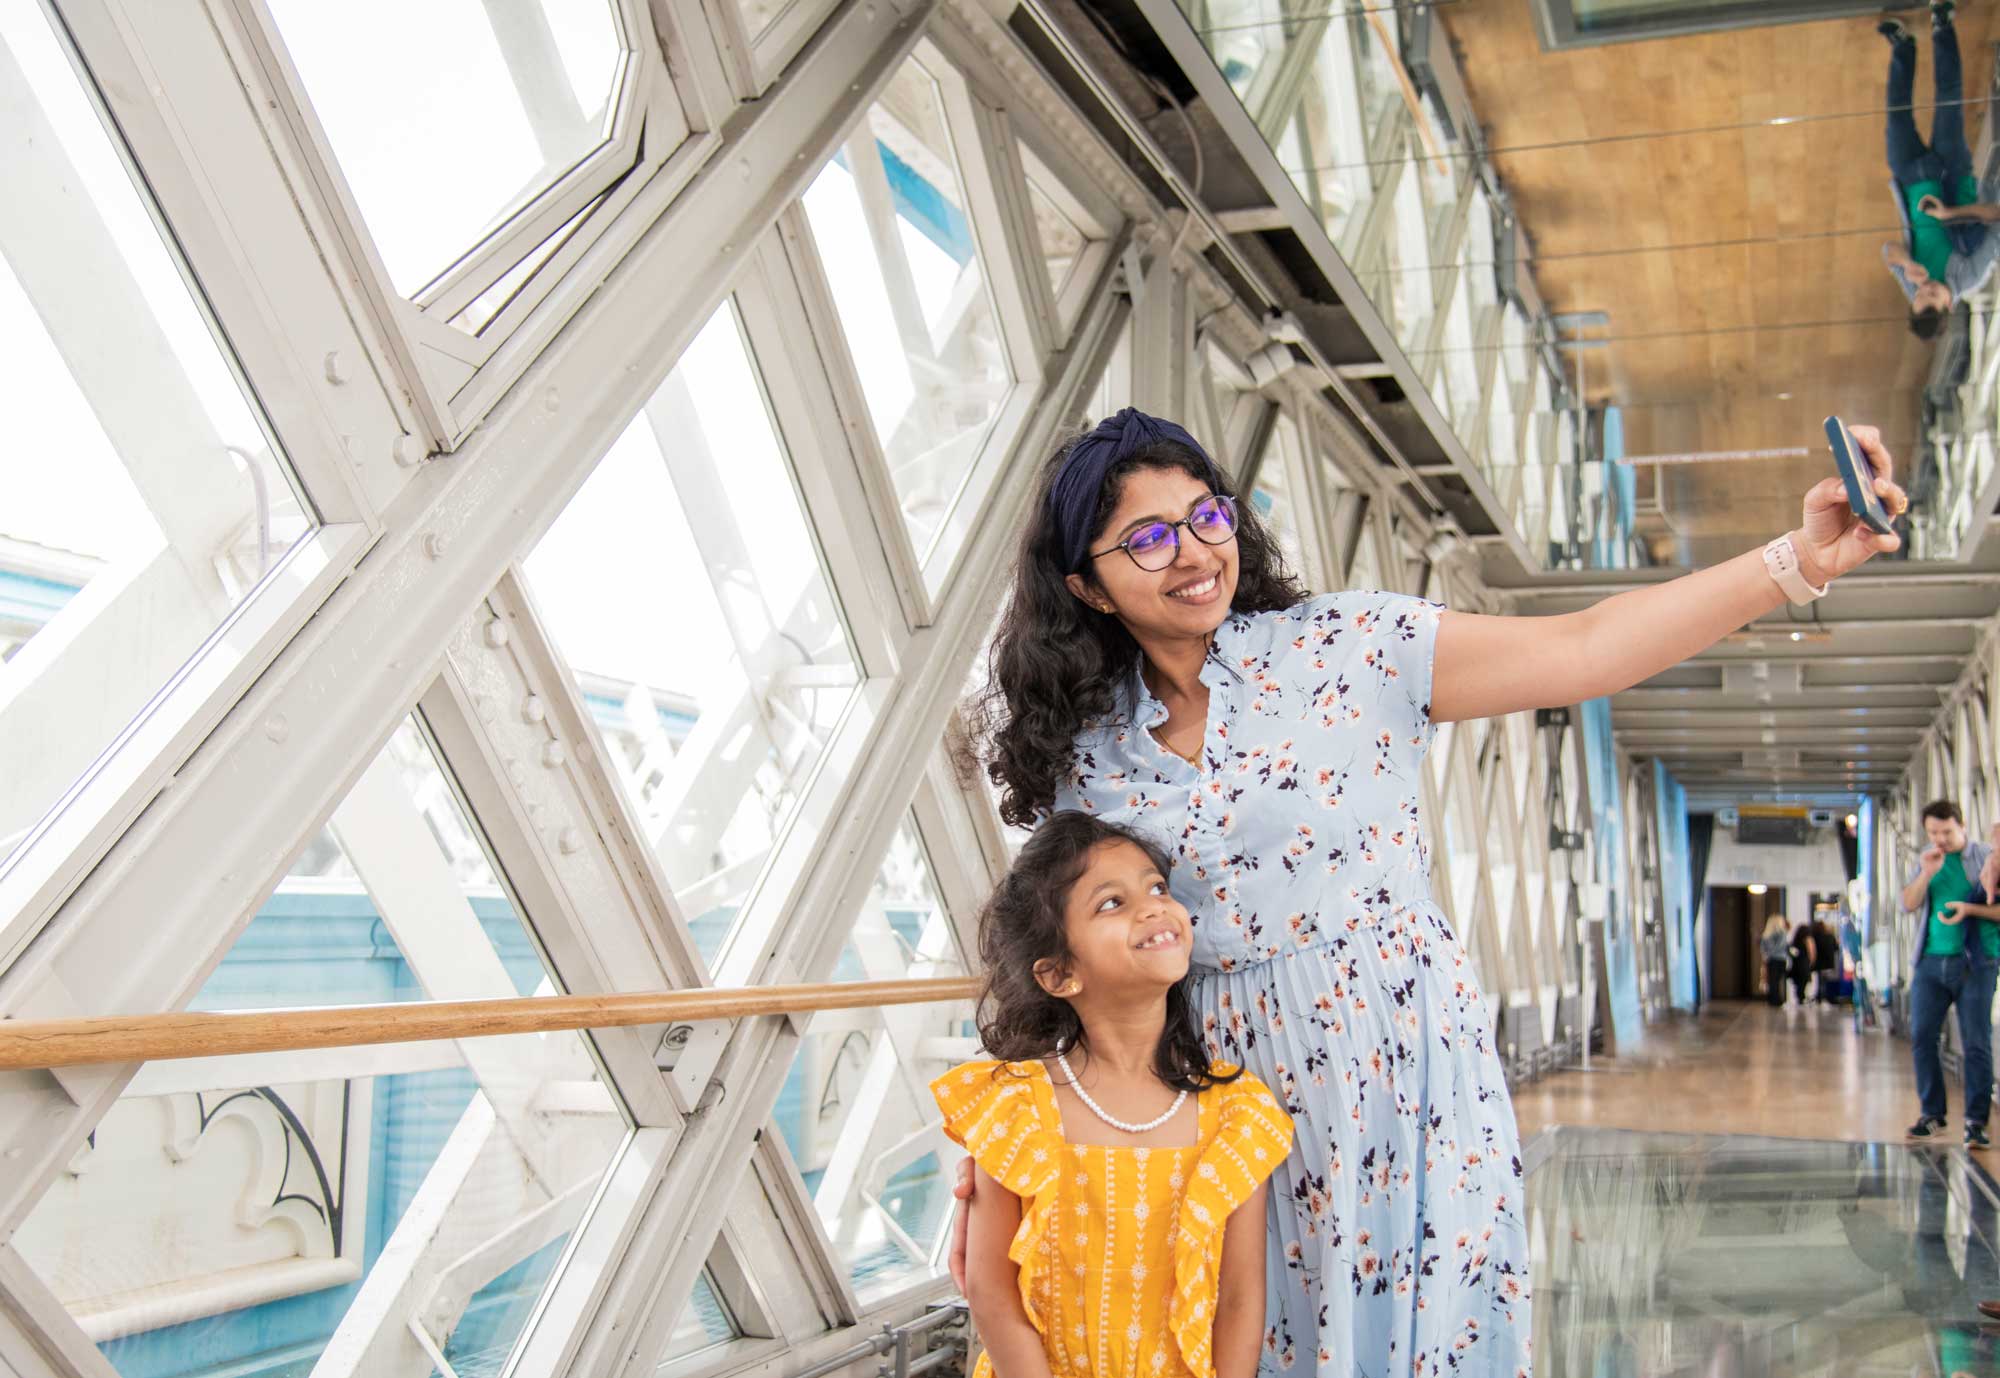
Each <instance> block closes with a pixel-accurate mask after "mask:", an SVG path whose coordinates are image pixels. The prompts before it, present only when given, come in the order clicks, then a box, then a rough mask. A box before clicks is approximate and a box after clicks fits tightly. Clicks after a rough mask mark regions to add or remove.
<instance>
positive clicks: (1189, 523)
mask: <svg viewBox="0 0 2000 1378" xmlns="http://www.w3.org/2000/svg"><path fill="white" fill-rule="evenodd" d="M1212 502H1213V503H1219V504H1221V507H1222V510H1223V511H1224V512H1226V513H1228V514H1229V534H1228V535H1226V536H1224V537H1223V538H1222V539H1221V540H1217V541H1211V540H1209V539H1208V537H1206V536H1204V535H1202V534H1201V533H1200V532H1199V531H1196V530H1195V529H1194V514H1195V513H1197V512H1199V511H1200V510H1201V509H1202V508H1204V507H1206V506H1208V504H1210V503H1212ZM1239 520H1240V513H1239V512H1238V510H1237V507H1236V499H1235V498H1232V497H1230V496H1229V494H1227V493H1210V494H1209V495H1208V496H1207V497H1205V498H1202V499H1200V500H1199V501H1197V502H1196V503H1195V505H1194V506H1193V507H1190V508H1189V509H1188V510H1187V515H1186V516H1185V517H1182V518H1181V519H1180V520H1179V521H1177V522H1157V523H1153V522H1149V523H1147V524H1146V525H1145V526H1142V527H1140V528H1139V530H1138V531H1134V532H1133V533H1132V534H1131V535H1130V536H1127V537H1126V538H1125V539H1124V540H1122V541H1120V542H1119V543H1118V544H1117V545H1114V546H1106V547H1105V548H1104V549H1103V550H1099V551H1094V552H1092V553H1091V555H1090V558H1091V559H1093V560H1101V559H1103V558H1104V557H1105V556H1106V555H1110V554H1112V553H1114V552H1116V551H1120V550H1122V551H1124V552H1125V558H1126V559H1128V560H1130V561H1131V562H1132V563H1133V565H1134V566H1136V567H1137V568H1139V569H1142V570H1145V572H1146V573H1148V574H1158V573H1159V572H1160V570H1161V569H1171V568H1173V564H1174V561H1175V560H1178V559H1179V558H1180V554H1181V528H1182V527H1184V526H1185V527H1186V528H1187V529H1188V534H1189V535H1191V536H1193V537H1194V538H1195V539H1196V540H1197V541H1200V542H1201V543H1202V544H1203V545H1226V544H1227V543H1228V542H1230V541H1233V540H1235V539H1236V525H1237V522H1238V521H1239ZM1155 525H1158V526H1164V527H1166V528H1167V536H1168V538H1169V540H1170V541H1171V542H1172V544H1173V552H1174V553H1173V554H1172V555H1170V556H1168V557H1167V562H1166V563H1165V564H1163V565H1161V566H1160V568H1159V569H1146V567H1145V566H1144V565H1142V564H1140V563H1139V557H1138V556H1137V555H1134V554H1133V553H1132V542H1133V540H1135V539H1136V538H1137V537H1138V536H1139V535H1140V533H1141V532H1145V531H1150V530H1151V529H1152V528H1153V527H1154V526H1155Z"/></svg>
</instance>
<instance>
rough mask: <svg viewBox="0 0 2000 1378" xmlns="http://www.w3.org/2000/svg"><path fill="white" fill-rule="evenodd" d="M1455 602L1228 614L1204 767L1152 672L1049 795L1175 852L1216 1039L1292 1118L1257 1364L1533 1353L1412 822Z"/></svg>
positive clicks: (1456, 993) (1510, 1215)
mask: <svg viewBox="0 0 2000 1378" xmlns="http://www.w3.org/2000/svg"><path fill="white" fill-rule="evenodd" d="M1440 611H1441V609H1439V608H1438V607H1437V605H1435V604H1432V603H1426V602H1423V601H1421V600H1419V599H1415V598H1407V597H1403V596H1401V595H1397V594H1386V593H1337V594H1330V595H1327V596H1325V597H1321V598H1316V599H1313V600H1312V601H1310V602H1307V603H1302V604H1300V605H1299V606H1298V607H1295V608H1292V609H1289V610H1287V611H1285V612H1276V613H1259V614H1255V615H1251V616H1240V615H1232V616H1231V617H1230V618H1229V620H1228V621H1226V622H1224V623H1223V625H1222V627H1221V628H1220V629H1219V630H1218V631H1217V632H1216V635H1215V642H1214V647H1213V649H1212V650H1211V651H1210V653H1209V657H1208V662H1207V664H1205V665H1204V666H1203V667H1202V671H1201V678H1202V682H1203V683H1204V684H1206V685H1207V686H1208V691H1209V707H1208V734H1207V739H1206V743H1205V745H1204V748H1203V759H1202V764H1201V768H1200V770H1199V771H1197V770H1196V769H1195V767H1194V766H1192V765H1190V764H1189V763H1188V762H1186V761H1184V760H1182V759H1181V758H1180V757H1178V756H1176V755H1174V754H1173V753H1172V752H1170V751H1168V750H1167V749H1166V748H1164V747H1162V746H1161V745H1160V744H1159V743H1158V742H1157V741H1156V740H1155V739H1154V737H1153V735H1152V733H1151V732H1150V731H1149V730H1148V729H1149V728H1151V727H1153V726H1155V725H1157V724H1159V723H1161V722H1164V721H1165V720H1166V716H1167V710H1166V707H1165V705H1164V704H1162V703H1160V701H1159V700H1158V699H1156V698H1154V697H1153V696H1152V694H1151V693H1149V692H1148V691H1147V690H1146V688H1145V686H1144V684H1143V682H1142V681H1141V680H1140V679H1139V677H1138V675H1137V674H1136V673H1135V674H1134V675H1133V677H1132V680H1131V681H1130V683H1129V685H1128V686H1127V687H1126V689H1125V691H1124V694H1123V697H1122V699H1121V702H1120V704H1119V707H1118V710H1117V711H1116V712H1114V713H1113V714H1112V715H1111V717H1110V718H1109V719H1107V720H1103V721H1099V722H1094V723H1091V724H1089V725H1088V726H1086V728H1085V729H1084V731H1083V732H1082V733H1081V734H1079V736H1078V738H1077V742H1076V760H1075V773H1074V775H1073V777H1072V780H1071V782H1070V785H1069V787H1068V788H1066V789H1065V790H1063V791H1062V792H1061V793H1060V795H1059V796H1058V798H1057V800H1056V806H1057V807H1058V808H1080V809H1084V810H1087V811H1089V812H1091V813H1094V814H1097V815H1098V816H1100V817H1103V818H1106V819H1109V820H1111V821H1113V822H1119V823H1124V824H1127V825H1130V826H1132V827H1134V828H1136V829H1140V830H1144V831H1146V832H1149V833H1151V834H1152V835H1153V836H1154V837H1155V838H1157V839H1158V840H1159V841H1160V842H1162V843H1163V844H1164V845H1165V846H1166V848H1167V849H1168V852H1169V855H1171V856H1172V857H1173V859H1174V872H1173V876H1172V879H1171V884H1172V889H1173V892H1174V894H1175V896H1176V897H1177V898H1179V899H1180V901H1181V902H1182V903H1183V904H1185V905H1186V906H1187V907H1188V910H1189V912H1190V913H1191V914H1192V915H1193V917H1194V947H1193V956H1194V967H1195V971H1194V978H1195V979H1194V982H1193V988H1194V1003H1195V1008H1196V1009H1197V1010H1198V1011H1199V1012H1200V1014H1201V1017H1202V1019H1203V1022H1204V1026H1205V1028H1206V1031H1207V1034H1208V1042H1209V1046H1210V1049H1211V1051H1212V1053H1213V1055H1214V1056H1216V1057H1218V1058H1220V1059H1223V1060H1226V1061H1230V1062H1235V1063H1240V1064H1242V1065H1243V1066H1245V1067H1247V1068H1248V1069H1249V1070H1250V1071H1251V1072H1253V1073H1254V1074H1255V1075H1256V1076H1258V1077H1259V1078H1261V1079H1262V1080H1263V1081H1264V1083H1265V1084H1266V1085H1267V1086H1269V1087H1271V1089H1272V1090H1273V1091H1275V1092H1276V1093H1277V1094H1278V1096H1279V1098H1280V1099H1281V1100H1282V1101H1283V1102H1284V1104H1285V1109H1286V1110H1287V1111H1288V1112H1289V1113H1290V1114H1291V1116H1292V1118H1293V1121H1294V1122H1295V1125H1296V1130H1297V1137H1296V1142H1295V1146H1294V1148H1293V1150H1292V1156H1291V1157H1290V1158H1289V1159H1288V1160H1286V1162H1285V1164H1284V1165H1283V1166H1282V1167H1280V1168H1279V1169H1278V1171H1277V1173H1276V1174H1275V1175H1274V1176H1273V1177H1272V1178H1271V1218H1272V1230H1271V1246H1270V1247H1271V1253H1270V1263H1269V1274H1268V1275H1269V1277H1270V1280H1271V1304H1270V1309H1269V1313H1268V1316H1267V1325H1268V1330H1267V1332H1266V1335H1265V1354H1264V1360H1263V1364H1262V1366H1261V1369H1260V1372H1261V1373H1263V1374H1266V1375H1274V1374H1286V1373H1291V1374H1305V1373H1311V1372H1314V1371H1316V1372H1317V1374H1318V1378H1350V1375H1356V1376H1357V1378H1390V1375H1398V1376H1400V1375H1410V1374H1414V1375H1421V1376H1423V1378H1428V1375H1433V1374H1438V1375H1450V1376H1451V1378H1467V1375H1481V1376H1482V1378H1484V1376H1487V1375H1492V1376H1493V1378H1515V1376H1516V1375H1526V1374H1528V1373H1529V1372H1530V1370H1531V1367H1532V1361H1531V1359H1530V1352H1531V1335H1532V1332H1531V1328H1530V1325H1529V1316H1528V1298H1529V1293H1528V1239H1527V1231H1526V1228H1525V1225H1524V1220H1523V1211H1522V1179H1521V1161H1520V1149H1519V1141H1518V1138H1517V1135H1516V1131H1515V1127H1514V1114H1513V1109H1512V1107H1511V1105H1510V1104H1509V1102H1508V1097H1507V1089H1506V1084H1505V1082H1504V1081H1503V1080H1502V1078H1501V1073H1500V1066H1499V1063H1498V1062H1497V1061H1496V1060H1495V1058H1494V1056H1493V1049H1492V1046H1491V1036H1490V1033H1489V1022H1488V1019H1487V1012H1486V1008H1485V1002H1484V1000H1483V999H1482V998H1481V996H1480V993H1479V989H1478V986H1477V984H1476V982H1475V981H1474V979H1473V973H1472V963H1471V960H1470V958H1469V957H1468V956H1467V954H1466V950H1465V948H1464V946H1463V945H1461V943H1460V942H1459V939H1458V936H1457V935H1456V934H1454V933H1453V932H1452V930H1451V927H1450V925H1449V924H1448V923H1447V922H1446V921H1445V917H1444V914H1443V912H1442V911H1441V910H1440V909H1439V908H1438V906H1437V904H1436V903H1435V902H1434V901H1433V900H1432V899H1431V895H1430V888H1429V884H1428V879H1427V873H1428V871H1429V852H1428V848H1427V846H1426V844H1425V840H1424V836H1423V833H1422V831H1421V825H1420V819H1419V809H1418V801H1419V799H1420V798H1421V797H1422V793H1423V776H1422V773H1421V771H1422V764H1423V757H1424V752H1425V751H1426V750H1427V749H1428V748H1429V746H1430V741H1431V733H1432V727H1431V721H1430V691H1431V659H1432V653H1433V651H1434V649H1435V646H1436V642H1437V626H1438V615H1439V613H1440Z"/></svg>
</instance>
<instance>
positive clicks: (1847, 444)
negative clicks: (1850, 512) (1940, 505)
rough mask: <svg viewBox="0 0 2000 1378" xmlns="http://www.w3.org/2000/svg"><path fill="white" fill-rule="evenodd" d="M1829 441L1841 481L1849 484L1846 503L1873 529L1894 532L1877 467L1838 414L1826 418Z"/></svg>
mask: <svg viewBox="0 0 2000 1378" xmlns="http://www.w3.org/2000/svg"><path fill="white" fill-rule="evenodd" d="M1826 443H1827V444H1828V445H1831V446H1832V447H1833V463H1834V467H1836V468H1837V469H1839V470H1840V481H1841V482H1842V483H1844V484H1846V485H1847V505H1848V506H1849V507H1851V508H1853V509H1854V515H1855V516H1857V517H1859V518H1861V521H1862V524H1863V525H1864V526H1866V527H1867V528H1868V529H1869V530H1870V531H1878V532H1880V533H1881V534H1882V535H1884V536H1887V535H1890V534H1892V533H1893V532H1894V531H1895V529H1896V524H1895V522H1894V520H1893V519H1892V518H1891V517H1890V516H1889V509H1888V508H1886V507H1884V506H1883V505H1882V499H1881V497H1880V495H1878V494H1877V493H1876V491H1875V466H1874V465H1872V464H1870V463H1869V462H1868V456H1866V455H1864V454H1862V453H1861V447H1860V446H1859V445H1857V444H1855V443H1854V437H1853V436H1851V435H1849V434H1848V432H1847V423H1846V422H1845V421H1842V420H1841V419H1840V418H1839V417H1837V416H1829V417H1828V418H1827V419H1826Z"/></svg>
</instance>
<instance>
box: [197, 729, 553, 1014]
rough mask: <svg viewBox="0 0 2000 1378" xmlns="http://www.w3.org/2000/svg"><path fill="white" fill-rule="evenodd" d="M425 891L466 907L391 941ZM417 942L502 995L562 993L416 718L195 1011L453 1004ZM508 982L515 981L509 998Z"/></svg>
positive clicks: (276, 895)
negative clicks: (426, 973) (443, 953)
mask: <svg viewBox="0 0 2000 1378" xmlns="http://www.w3.org/2000/svg"><path fill="white" fill-rule="evenodd" d="M405 847H407V848H408V849H409V850H404V848H405ZM426 880H428V881H432V882H435V883H437V884H439V885H443V884H447V883H448V884H449V886H450V888H451V890H452V891H455V892H456V900H457V901H458V902H449V901H447V900H446V898H445V892H444V891H442V890H434V891H432V892H430V893H428V894H425V895H424V896H423V898H424V899H425V900H426V901H428V902H427V903H425V904H423V905H422V906H421V907H414V908H411V909H408V910H405V911H401V912H398V913H397V914H396V925H395V926H394V927H391V928H388V929H385V928H384V921H383V915H384V914H385V913H388V912H390V911H391V910H392V909H393V907H394V906H395V904H396V903H397V901H398V900H399V899H400V898H401V897H402V896H404V895H406V894H410V893H413V886H414V885H416V884H419V883H421V882H423V881H426ZM468 911H469V914H468ZM468 917H469V918H470V919H471V920H472V921H474V922H476V924H477V928H476V929H474V928H472V927H470V926H469V925H468V922H467V920H468ZM475 932H476V933H477V935H478V939H477V940H476V941H475V940H474V938H473V935H474V933H475ZM415 933H421V935H422V936H423V941H424V942H426V943H438V944H441V945H445V946H448V947H451V948H453V949H455V950H458V951H459V952H460V954H461V956H460V961H461V963H462V968H463V969H464V970H470V969H471V967H472V964H474V963H475V962H476V963H478V964H480V965H482V966H484V967H485V969H486V971H487V974H488V975H489V976H492V977H493V978H494V979H493V981H492V985H493V989H492V991H491V992H489V993H490V994H493V995H501V996H506V995H548V994H552V993H553V992H554V987H553V985H552V984H551V983H550V982H549V978H548V973H547V972H546V971H545V970H544V968H543V965H542V958H541V955H540V952H539V951H538V950H537V948H536V947H535V944H534V941H533V939H532V938H531V937H530V936H529V934H528V930H527V928H526V927H525V926H524V925H523V924H522V922H521V919H520V916H519V915H518V914H517V913H516V912H515V909H514V904H513V901H512V899H511V898H510V897H509V896H508V894H507V892H506V891H505V890H504V889H503V888H502V887H501V885H500V880H499V877H498V876H497V875H496V874H495V873H494V870H493V865H492V862H491V861H490V860H489V859H488V857H487V855H486V849H485V844H484V842H483V841H482V840H481V838H480V837H479V836H478V834H477V833H475V832H474V831H473V827H472V822H471V819H470V818H469V817H468V816H467V814H466V810H465V806H464V804H463V802H462V801H461V800H460V799H459V797H458V793H457V791H456V790H454V789H453V788H452V786H451V784H450V782H449V781H448V780H447V779H446V778H445V773H444V771H443V770H442V769H440V768H439V766H438V762H437V757H436V756H435V755H434V754H433V752H432V750H431V745H430V741H429V739H428V738H426V737H425V735H424V733H423V730H422V728H420V727H419V726H418V725H417V720H416V719H415V718H406V719H404V721H403V725H402V726H401V727H399V728H398V729H396V733H395V735H394V736H392V737H391V738H390V739H389V742H388V745H386V746H384V747H383V748H382V751H381V753H380V754H379V755H378V756H377V757H376V758H375V762H374V764H373V765H372V766H370V767H369V771H368V773H367V774H366V775H364V776H363V777H362V779H361V782H360V783H359V784H357V785H356V786H355V788H354V790H353V791H351V792H350V795H349V798H348V801H347V802H346V803H344V804H343V805H342V806H341V807H340V808H338V809H336V810H335V811H334V815H333V817H332V818H331V819H330V820H329V821H328V823H327V826H326V827H324V828H322V829H320V831H319V832H318V834H317V835H315V836H314V838H313V840H312V841H311V842H309V843H308V844H306V849H305V851H304V852H303V853H301V854H300V856H299V859H298V860H297V861H296V862H294V863H293V864H292V869H291V870H290V871H289V872H288V873H287V874H286V876H285V878H284V879H283V880H281V881H279V882H278V888H277V890H276V891H275V892H273V893H272V895H271V897H270V898H269V899H267V900H266V901H264V905H263V907H262V908H261V909H259V910H258V911H257V917H256V918H254V919H252V920H251V922H250V926H249V927H248V928H247V929H245V930H244V931H243V935H242V936H241V937H240V938H238V939H237V940H236V945H235V946H234V947H233V948H231V949H230V953H229V956H228V958H227V959H225V960H224V961H223V963H222V965H221V966H219V967H217V968H216V969H215V971H214V972H212V973H211V974H210V975H209V978H208V980H207V982H206V983H204V984H203V986H202V988H201V991H200V993H199V994H197V995H196V996H195V998H194V1001H193V1003H192V1004H191V1005H190V1008H191V1009H197V1010H254V1009H284V1008H288V1007H293V1006H298V1005H365V1004H380V1003H384V1002H387V1001H394V1000H425V999H447V998H451V992H449V991H443V992H435V993H433V992H428V991H427V989H426V987H425V985H424V983H423V981H422V979H421V976H420V974H419V972H418V971H417V970H416V968H414V967H412V966H411V965H410V964H409V962H407V961H405V960H403V959H402V955H401V951H400V948H399V946H398V939H399V937H400V938H401V940H402V941H413V939H412V938H411V935H412V934H415ZM467 943H471V944H472V946H470V947H467V946H466V944H467ZM499 973H504V974H505V978H506V979H505V983H504V988H503V985H502V982H501V981H500V979H499Z"/></svg>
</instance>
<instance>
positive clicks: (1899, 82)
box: [1889, 24, 1972, 204]
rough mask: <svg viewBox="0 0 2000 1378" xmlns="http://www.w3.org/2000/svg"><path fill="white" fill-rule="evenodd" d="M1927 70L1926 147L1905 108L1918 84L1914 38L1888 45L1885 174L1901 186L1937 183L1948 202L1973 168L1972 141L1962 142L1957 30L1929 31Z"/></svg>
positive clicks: (1947, 27)
mask: <svg viewBox="0 0 2000 1378" xmlns="http://www.w3.org/2000/svg"><path fill="white" fill-rule="evenodd" d="M1931 65H1932V67H1933V68H1934V69H1935V70H1934V71H1933V73H1932V75H1933V76H1934V77H1935V78H1936V83H1937V108H1936V109H1935V110H1933V111H1931V141H1930V144H1929V146H1928V147H1926V146H1925V144H1924V140H1923V136H1922V135H1920V134H1918V133H1917V121H1916V117H1915V115H1914V113H1913V112H1912V111H1911V109H1910V105H1911V103H1912V102H1913V101H1914V99H1915V93H1916V86H1917V42H1916V40H1915V39H1911V40H1910V41H1909V42H1907V43H1898V44H1896V45H1894V46H1893V47H1892V48H1890V50H1889V175H1890V176H1892V177H1894V178H1895V179H1896V181H1897V182H1898V183H1900V184H1901V185H1903V186H1909V185H1910V184H1911V183H1912V182H1942V183H1944V186H1945V191H1944V193H1943V199H1945V201H1946V203H1947V204H1949V203H1950V197H1951V195H1952V185H1953V183H1955V182H1957V180H1958V179H1959V178H1960V177H1964V176H1967V175H1969V174H1970V173H1971V171H1972V146H1971V145H1970V144H1968V143H1966V141H1965V77H1964V74H1963V72H1962V71H1961V70H1960V68H1959V62H1958V31H1957V30H1956V29H1954V28H1952V27H1951V25H1949V24H1946V25H1945V26H1943V27H1942V28H1940V29H1937V30H1935V31H1933V33H1932V35H1931Z"/></svg>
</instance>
